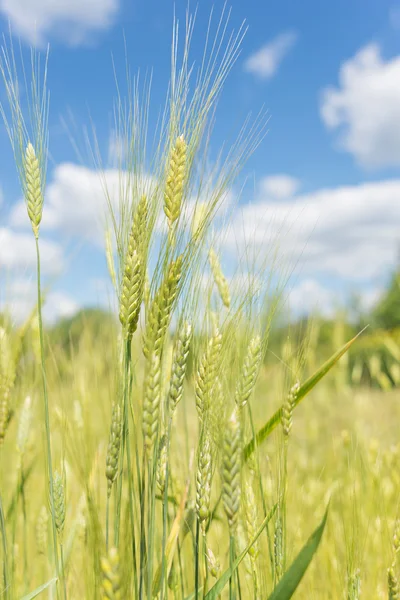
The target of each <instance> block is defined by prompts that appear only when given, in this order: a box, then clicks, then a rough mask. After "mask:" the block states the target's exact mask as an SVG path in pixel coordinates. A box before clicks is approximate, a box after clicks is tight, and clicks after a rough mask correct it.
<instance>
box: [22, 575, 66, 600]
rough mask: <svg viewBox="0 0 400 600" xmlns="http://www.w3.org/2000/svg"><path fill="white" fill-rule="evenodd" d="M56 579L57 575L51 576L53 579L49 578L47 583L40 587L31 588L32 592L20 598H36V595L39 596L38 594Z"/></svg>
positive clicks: (25, 599)
mask: <svg viewBox="0 0 400 600" xmlns="http://www.w3.org/2000/svg"><path fill="white" fill-rule="evenodd" d="M56 581H57V577H53V579H50V581H48V582H47V583H44V584H43V585H41V586H40V587H38V588H36V590H33V592H31V593H30V594H28V595H27V596H24V597H23V598H21V600H32V598H36V596H39V594H41V593H42V592H43V591H44V590H45V589H47V588H48V587H50V586H51V585H53V583H56Z"/></svg>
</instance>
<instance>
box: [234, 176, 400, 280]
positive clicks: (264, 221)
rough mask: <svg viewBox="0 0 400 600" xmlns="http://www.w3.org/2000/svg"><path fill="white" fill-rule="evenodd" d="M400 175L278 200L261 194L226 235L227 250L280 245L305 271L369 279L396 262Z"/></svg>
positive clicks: (285, 258) (284, 256)
mask: <svg viewBox="0 0 400 600" xmlns="http://www.w3.org/2000/svg"><path fill="white" fill-rule="evenodd" d="M399 197H400V180H388V181H380V182H375V183H366V184H360V185H356V186H348V187H338V188H333V189H324V190H318V191H316V192H313V193H310V194H303V195H297V196H293V197H291V198H287V199H285V200H283V201H281V202H279V203H277V202H274V201H272V202H271V199H270V197H268V196H265V190H264V191H263V189H262V188H261V190H260V196H259V198H258V200H257V202H255V203H254V204H247V205H245V206H244V207H241V210H240V214H239V213H238V214H237V215H236V216H235V217H234V219H233V221H232V224H231V225H230V226H229V229H228V231H227V232H226V233H225V235H224V236H223V239H224V240H225V244H226V246H227V248H228V249H231V250H232V249H233V248H236V247H237V246H239V247H240V246H241V247H242V248H243V247H244V246H247V247H250V246H251V245H255V247H258V248H260V249H262V250H263V253H264V252H265V249H267V248H271V247H274V246H276V247H277V248H278V253H279V255H280V259H281V262H282V264H283V265H285V266H286V267H288V268H290V269H291V268H293V266H295V265H297V271H298V272H301V273H302V275H303V276H312V277H313V278H314V277H318V276H334V277H336V278H338V279H340V280H342V281H346V280H347V281H348V282H357V281H358V282H359V283H361V282H366V281H370V280H372V279H373V278H375V277H379V276H381V275H382V273H385V272H387V270H388V268H391V267H393V266H394V263H395V260H396V255H397V252H396V246H397V244H398V231H399V228H400V203H399V201H398V199H399Z"/></svg>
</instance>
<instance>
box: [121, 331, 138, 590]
mask: <svg viewBox="0 0 400 600" xmlns="http://www.w3.org/2000/svg"><path fill="white" fill-rule="evenodd" d="M130 363H131V338H128V340H127V342H126V347H125V369H124V430H125V436H126V461H127V466H128V486H129V516H130V520H131V535H132V560H133V574H134V580H135V594H136V596H137V592H138V581H137V569H136V534H135V517H134V509H133V502H134V498H133V482H132V479H133V471H132V461H131V444H130V439H129V410H128V404H129V398H130Z"/></svg>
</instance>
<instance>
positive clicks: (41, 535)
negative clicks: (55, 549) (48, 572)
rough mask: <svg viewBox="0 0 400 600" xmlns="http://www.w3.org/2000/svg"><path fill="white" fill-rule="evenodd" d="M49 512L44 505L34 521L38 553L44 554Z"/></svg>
mask: <svg viewBox="0 0 400 600" xmlns="http://www.w3.org/2000/svg"><path fill="white" fill-rule="evenodd" d="M48 522H49V514H48V512H47V509H46V507H45V506H42V508H41V509H40V512H39V515H38V518H37V521H36V547H37V551H38V553H39V554H43V555H45V554H46V552H47V535H48Z"/></svg>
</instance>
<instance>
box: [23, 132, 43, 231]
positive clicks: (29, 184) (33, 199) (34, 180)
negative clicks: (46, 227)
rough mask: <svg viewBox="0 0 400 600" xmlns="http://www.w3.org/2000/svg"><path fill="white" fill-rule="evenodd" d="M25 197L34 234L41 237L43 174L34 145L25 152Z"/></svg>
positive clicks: (29, 146)
mask: <svg viewBox="0 0 400 600" xmlns="http://www.w3.org/2000/svg"><path fill="white" fill-rule="evenodd" d="M24 166H25V196H26V204H27V208H28V216H29V219H30V221H31V224H32V229H33V233H34V234H35V237H36V238H37V237H38V236H39V225H40V222H41V220H42V211H43V195H42V183H41V173H40V165H39V161H38V158H37V156H36V153H35V149H34V147H33V146H32V144H31V143H30V142H29V144H28V145H27V147H26V151H25V165H24Z"/></svg>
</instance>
